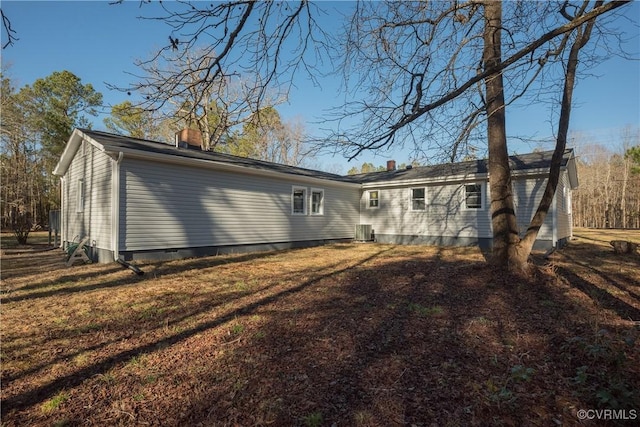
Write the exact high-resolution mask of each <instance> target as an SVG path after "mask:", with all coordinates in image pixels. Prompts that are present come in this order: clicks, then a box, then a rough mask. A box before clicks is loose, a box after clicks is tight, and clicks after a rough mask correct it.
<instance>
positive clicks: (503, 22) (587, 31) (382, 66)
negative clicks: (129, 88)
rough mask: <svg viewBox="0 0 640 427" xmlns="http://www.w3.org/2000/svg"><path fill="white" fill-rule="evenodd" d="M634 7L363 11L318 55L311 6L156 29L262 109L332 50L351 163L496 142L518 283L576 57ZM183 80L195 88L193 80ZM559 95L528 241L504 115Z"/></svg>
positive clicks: (500, 249) (509, 263)
mask: <svg viewBox="0 0 640 427" xmlns="http://www.w3.org/2000/svg"><path fill="white" fill-rule="evenodd" d="M626 3H628V1H611V2H604V1H596V2H595V3H591V2H590V1H587V0H585V1H579V2H576V3H575V4H574V3H572V2H569V1H563V2H549V3H538V2H525V1H521V2H508V3H502V2H495V1H481V0H477V1H475V0H470V1H466V2H464V1H463V2H458V1H451V2H370V3H365V2H363V3H358V4H357V5H356V7H355V10H354V13H353V16H352V19H351V20H350V21H349V22H348V25H347V29H346V31H345V34H343V35H341V37H340V38H339V39H333V40H330V41H329V42H322V41H321V40H320V42H319V43H314V44H312V43H313V42H316V41H318V39H319V38H320V36H326V35H325V34H323V33H322V32H321V31H320V29H319V28H318V26H317V24H316V22H315V20H314V19H313V15H312V6H313V5H312V4H310V3H309V2H307V1H301V2H299V3H297V4H295V5H294V6H293V7H291V4H289V3H275V2H252V1H246V2H245V1H237V2H227V3H224V4H212V5H208V4H207V5H204V4H202V3H179V4H178V6H176V7H177V9H173V10H169V9H168V8H167V7H168V6H164V7H165V11H166V12H167V14H166V15H165V16H163V17H159V18H157V19H162V20H164V21H165V22H167V23H168V24H169V25H171V27H172V28H173V32H172V34H171V35H170V36H169V41H170V43H169V45H168V46H167V47H166V48H165V50H181V49H183V50H184V51H185V52H186V51H188V50H190V49H193V48H194V47H195V46H196V45H197V43H198V44H199V43H202V42H203V40H202V39H203V38H205V39H206V41H205V42H204V43H206V44H207V49H208V54H207V56H208V57H209V58H212V60H211V61H210V62H209V63H207V65H206V66H204V67H203V70H202V72H203V73H204V74H203V76H202V77H201V78H200V81H201V82H203V83H204V84H208V85H212V84H213V83H214V82H215V81H216V79H219V78H222V77H224V78H227V77H229V76H231V75H233V74H234V73H236V72H239V73H242V74H243V76H244V77H245V78H246V77H247V76H248V75H251V76H253V80H252V85H251V86H252V88H253V89H254V90H253V91H252V92H251V93H252V94H253V95H254V96H253V99H254V100H255V104H256V105H258V106H259V105H260V100H261V99H264V97H265V94H266V93H267V92H268V88H276V89H277V90H281V91H282V92H281V93H284V94H286V93H287V91H288V90H289V89H290V88H291V80H290V79H291V75H292V73H295V72H296V71H299V70H300V69H307V70H310V71H313V64H312V63H310V62H308V58H309V56H308V55H307V54H308V53H310V52H311V53H316V54H318V52H319V50H318V49H320V50H322V49H325V48H326V46H327V45H333V46H336V49H337V50H336V51H335V52H337V55H338V57H340V58H344V61H343V65H342V67H341V69H342V71H343V75H344V76H345V88H346V90H348V91H350V92H349V93H351V94H356V95H357V96H355V97H354V99H353V100H352V101H351V100H350V101H349V102H347V103H346V104H345V105H344V106H342V107H341V108H339V109H338V110H336V113H335V114H336V115H335V118H336V123H335V124H334V126H333V128H334V129H337V130H335V131H334V132H333V133H331V134H330V135H329V138H328V140H329V141H333V142H334V143H335V145H336V148H335V150H340V151H343V152H344V153H345V155H347V156H349V157H351V158H353V157H355V156H357V155H358V154H359V153H361V152H362V151H364V150H379V149H384V148H388V147H390V146H394V145H403V144H407V143H413V144H414V146H415V147H416V148H417V149H418V150H426V149H428V148H433V146H431V147H428V146H429V145H430V144H429V141H438V142H436V143H435V148H440V149H441V150H442V153H443V154H444V156H446V157H447V158H449V159H451V160H454V159H456V158H458V157H459V156H460V155H462V156H464V155H466V154H467V153H468V151H471V150H475V149H477V148H478V147H477V144H478V142H479V141H483V140H485V141H488V144H487V145H488V152H489V175H490V182H491V214H492V221H493V232H494V257H493V261H494V262H495V263H496V265H500V266H502V267H504V268H508V269H512V270H516V271H522V270H526V267H527V263H526V260H527V258H528V255H529V253H530V250H531V245H532V242H533V240H535V238H536V236H537V232H538V229H539V226H540V224H541V221H544V217H545V215H546V212H547V210H548V208H549V206H550V200H551V198H552V196H553V192H554V191H555V186H556V184H557V180H558V174H559V167H560V161H561V159H562V154H563V152H564V147H565V145H566V132H567V129H568V125H569V118H570V107H571V103H572V91H573V87H574V84H575V79H576V71H577V65H578V54H579V53H580V51H581V49H583V48H584V47H585V46H586V44H587V42H588V41H589V39H590V37H591V34H592V32H593V31H594V29H596V30H599V28H598V27H597V26H596V25H595V23H596V20H598V22H600V19H599V17H601V16H603V15H607V14H610V13H611V12H612V11H613V10H615V9H617V8H619V7H621V6H623V5H624V4H626ZM172 4H173V3H172ZM316 10H317V9H316ZM178 33H180V36H179V37H178ZM599 35H602V36H604V35H605V32H603V31H600V32H599ZM185 37H186V39H185ZM341 41H344V43H340V42H341ZM313 48H315V50H313ZM161 53H162V52H160V54H161ZM312 57H313V58H317V57H318V56H317V55H316V56H312ZM333 59H336V57H334V58H333ZM553 64H557V65H559V66H560V70H561V71H560V72H558V71H557V70H558V68H557V67H556V68H554V67H551V65H553ZM554 73H555V74H554ZM311 75H312V76H313V73H311ZM176 77H177V79H178V81H180V82H184V81H187V80H188V79H187V76H186V75H185V74H177V75H176ZM247 81H248V80H247ZM190 85H191V86H192V85H193V83H189V84H188V85H187V87H189V86H190ZM558 86H560V90H559V92H560V93H561V94H562V100H561V102H560V109H559V110H560V115H559V118H558V130H557V133H558V135H557V141H556V142H557V144H556V149H555V153H554V156H553V159H552V167H551V169H550V173H549V179H548V185H547V188H546V190H545V196H544V198H543V202H542V204H541V205H540V207H539V209H538V210H537V212H536V215H535V216H534V220H533V222H532V223H531V224H530V225H529V226H528V228H527V230H526V233H525V236H524V238H523V239H520V237H519V230H518V224H517V223H516V220H515V215H514V209H513V199H512V196H511V194H510V191H511V186H510V179H511V178H510V175H511V172H510V170H509V163H508V156H507V153H508V149H507V138H506V111H507V107H508V106H509V105H511V104H512V103H513V102H515V101H516V100H517V99H519V98H522V97H524V96H529V97H531V98H532V99H533V100H536V101H540V99H544V98H545V97H548V94H549V93H550V92H552V90H553V89H556V88H558ZM532 88H535V89H536V90H532ZM202 92H203V91H201V93H202ZM557 92H558V91H556V92H555V93H557ZM361 94H365V96H362V95H361ZM345 117H346V118H349V119H354V118H356V119H358V120H357V122H358V125H355V126H353V127H351V128H346V129H343V124H344V123H346V122H345V121H344V118H345ZM425 141H427V142H426V143H425Z"/></svg>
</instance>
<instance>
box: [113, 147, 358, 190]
mask: <svg viewBox="0 0 640 427" xmlns="http://www.w3.org/2000/svg"><path fill="white" fill-rule="evenodd" d="M105 152H106V153H113V154H117V153H123V154H124V156H125V157H129V158H136V159H143V160H144V159H146V160H149V159H153V160H155V161H161V162H165V163H171V164H181V165H198V166H200V167H203V168H208V169H216V170H224V171H229V172H242V173H245V174H246V173H249V174H252V175H257V176H270V177H278V178H287V179H289V180H291V179H292V178H295V179H296V181H298V182H308V183H312V184H318V183H327V182H330V183H332V184H334V185H338V186H345V187H360V184H359V183H354V182H346V181H339V180H333V179H330V178H320V177H313V176H306V175H298V174H294V173H286V172H279V171H271V170H266V169H257V168H251V167H248V166H244V165H234V164H231V163H225V162H220V161H216V160H208V159H197V158H193V157H182V156H174V155H168V154H165V153H154V152H149V151H143V150H136V149H134V148H126V147H117V148H115V147H114V148H113V149H109V148H106V149H105Z"/></svg>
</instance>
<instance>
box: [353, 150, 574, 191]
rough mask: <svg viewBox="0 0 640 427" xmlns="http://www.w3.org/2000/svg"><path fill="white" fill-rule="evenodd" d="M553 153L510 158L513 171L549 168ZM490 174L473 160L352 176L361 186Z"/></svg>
mask: <svg viewBox="0 0 640 427" xmlns="http://www.w3.org/2000/svg"><path fill="white" fill-rule="evenodd" d="M572 151H573V149H567V150H565V152H564V156H563V158H562V166H566V165H567V162H568V161H569V159H570V157H571V153H572ZM552 155H553V151H542V152H537V153H529V154H520V155H517V156H510V157H509V163H510V166H511V170H512V171H526V170H532V169H540V168H549V166H550V164H551V156H552ZM486 173H488V164H487V160H486V159H483V160H471V161H467V162H458V163H445V164H441V165H433V166H418V167H413V168H411V169H397V170H393V171H382V172H370V173H364V174H358V175H352V177H353V179H354V180H356V181H358V182H360V183H361V184H366V183H372V182H383V181H402V180H416V179H435V178H446V177H450V176H451V177H452V176H471V175H475V174H486Z"/></svg>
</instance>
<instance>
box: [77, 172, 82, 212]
mask: <svg viewBox="0 0 640 427" xmlns="http://www.w3.org/2000/svg"><path fill="white" fill-rule="evenodd" d="M76 212H84V179H82V178H80V179H79V180H78V186H77V187H76Z"/></svg>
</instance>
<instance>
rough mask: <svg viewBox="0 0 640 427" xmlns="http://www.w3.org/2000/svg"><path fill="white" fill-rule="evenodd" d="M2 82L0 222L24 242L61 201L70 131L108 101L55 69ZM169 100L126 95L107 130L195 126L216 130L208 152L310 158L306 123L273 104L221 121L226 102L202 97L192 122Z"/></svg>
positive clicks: (150, 135)
mask: <svg viewBox="0 0 640 427" xmlns="http://www.w3.org/2000/svg"><path fill="white" fill-rule="evenodd" d="M1 82H2V87H1V89H2V93H1V94H0V100H1V101H2V105H1V109H2V114H1V115H0V165H1V168H0V182H1V184H2V189H1V192H0V218H1V220H2V223H1V226H2V229H11V230H13V231H14V232H15V234H16V237H17V238H18V241H20V242H21V243H24V242H25V241H26V238H27V236H28V233H29V231H30V230H32V229H34V228H35V229H39V228H46V227H48V225H49V224H48V220H49V211H50V210H53V209H59V207H60V191H59V178H58V177H56V176H54V175H53V169H54V168H55V166H56V164H57V162H58V160H59V159H60V155H61V154H62V152H63V150H64V147H65V144H66V143H67V141H68V140H69V137H70V136H71V133H72V132H73V130H74V129H75V128H78V127H80V128H91V127H92V122H91V120H90V117H91V116H93V117H95V116H97V115H98V113H99V110H100V109H106V108H107V107H105V106H104V105H103V97H102V94H101V93H100V92H97V91H96V90H95V89H94V88H93V86H92V85H91V84H84V83H82V82H81V79H80V78H79V77H78V76H76V75H74V74H73V73H71V72H69V71H60V72H58V71H56V72H54V73H52V74H51V75H49V76H47V77H43V78H40V79H37V80H36V81H35V82H33V84H31V85H25V86H23V87H21V88H18V87H16V85H15V84H14V82H13V81H12V79H11V78H10V77H8V76H7V75H6V73H5V72H3V73H2V75H1ZM174 100H176V101H177V105H178V107H176V109H175V110H172V109H169V108H167V109H165V110H164V111H155V110H145V109H142V108H140V107H136V106H134V105H133V104H132V103H131V102H130V101H124V102H122V103H120V104H117V105H114V106H112V107H111V108H110V111H111V115H110V116H109V117H107V118H106V119H104V125H105V127H106V128H107V130H109V131H110V132H113V133H117V134H120V135H125V136H131V137H134V138H146V139H153V140H157V141H161V142H166V143H172V142H173V139H174V135H175V133H176V132H177V131H179V130H181V129H184V128H192V129H198V130H199V131H201V132H202V133H203V137H206V135H210V134H213V133H214V132H217V133H216V135H218V137H217V139H216V144H209V145H208V147H207V148H208V149H210V150H215V151H219V152H224V153H228V154H233V155H237V156H242V157H250V158H255V159H260V160H267V161H271V162H276V163H283V164H288V165H295V166H301V165H303V164H304V162H305V161H309V160H310V159H311V158H312V157H313V156H312V154H311V153H310V151H309V150H307V149H306V147H305V146H304V144H303V141H304V139H305V133H306V131H305V128H304V125H303V124H302V123H300V122H299V121H286V120H283V119H282V118H281V116H280V114H279V113H278V111H277V110H276V109H275V108H274V107H273V106H271V105H268V106H262V107H261V108H260V109H259V110H257V111H253V112H251V111H249V112H247V113H246V114H245V115H244V116H243V117H242V118H236V119H234V121H229V120H226V121H225V122H224V125H221V124H220V122H221V119H220V118H221V117H226V116H227V115H228V111H227V109H226V106H225V104H224V103H222V102H220V101H219V102H218V103H213V104H212V103H211V102H210V100H209V99H207V100H205V101H206V102H207V103H208V104H207V107H209V108H203V110H206V111H207V112H208V113H207V115H206V120H205V119H202V120H199V121H196V120H192V119H191V118H190V117H186V118H185V117H183V116H181V115H180V109H181V108H182V107H183V105H184V103H186V102H188V100H182V101H180V100H179V98H178V97H175V98H174ZM212 112H215V114H213V113H212ZM206 138H208V137H206Z"/></svg>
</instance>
